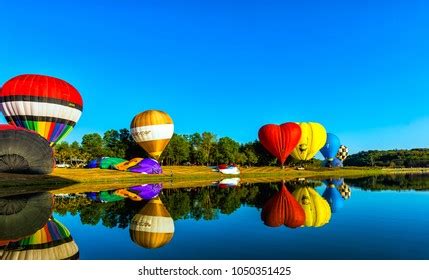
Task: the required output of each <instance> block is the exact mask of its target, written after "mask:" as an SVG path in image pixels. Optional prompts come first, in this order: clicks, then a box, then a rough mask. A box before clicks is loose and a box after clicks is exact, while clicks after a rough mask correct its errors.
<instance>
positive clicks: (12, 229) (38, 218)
mask: <svg viewBox="0 0 429 280" xmlns="http://www.w3.org/2000/svg"><path fill="white" fill-rule="evenodd" d="M52 208H53V196H52V194H50V193H47V192H45V193H36V194H26V195H16V196H8V197H1V198H0V240H3V241H5V240H17V239H20V238H23V237H26V236H29V235H31V234H33V233H34V232H36V231H37V230H39V229H41V228H42V227H43V226H44V225H45V224H46V223H47V222H48V220H49V217H50V216H51V215H52Z"/></svg>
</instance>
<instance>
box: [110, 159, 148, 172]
mask: <svg viewBox="0 0 429 280" xmlns="http://www.w3.org/2000/svg"><path fill="white" fill-rule="evenodd" d="M142 160H143V158H133V159H130V160H129V161H124V162H121V163H119V164H116V165H115V166H113V168H115V169H117V170H121V171H125V170H127V169H129V168H131V167H133V166H136V165H137V164H139V163H140V162H141V161H142Z"/></svg>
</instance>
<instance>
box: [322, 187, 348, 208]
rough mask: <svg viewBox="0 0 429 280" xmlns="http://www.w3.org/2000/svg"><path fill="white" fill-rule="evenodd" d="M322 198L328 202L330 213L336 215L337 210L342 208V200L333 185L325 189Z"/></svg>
mask: <svg viewBox="0 0 429 280" xmlns="http://www.w3.org/2000/svg"><path fill="white" fill-rule="evenodd" d="M322 196H323V198H325V199H326V200H327V201H328V203H329V206H331V211H332V213H336V212H337V211H338V210H339V209H341V208H343V206H344V199H343V197H342V196H341V194H340V192H339V191H338V190H337V188H335V186H334V185H330V186H328V187H326V190H325V191H324V192H323V195H322Z"/></svg>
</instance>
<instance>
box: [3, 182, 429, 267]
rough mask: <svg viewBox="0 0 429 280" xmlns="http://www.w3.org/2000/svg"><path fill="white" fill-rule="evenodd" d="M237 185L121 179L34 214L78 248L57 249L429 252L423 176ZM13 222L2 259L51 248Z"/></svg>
mask: <svg viewBox="0 0 429 280" xmlns="http://www.w3.org/2000/svg"><path fill="white" fill-rule="evenodd" d="M235 184H237V181H234V180H230V182H223V184H220V185H218V184H213V185H212V186H205V187H201V188H181V189H161V187H162V185H149V186H140V187H136V188H133V189H129V186H124V187H126V188H124V189H122V190H120V191H109V192H101V193H80V194H62V195H56V196H54V201H55V202H54V212H53V214H52V216H51V217H50V218H49V217H48V216H46V215H45V216H44V217H37V218H38V219H40V220H41V222H39V223H43V219H45V220H46V219H48V218H49V221H50V222H49V223H50V224H49V223H48V225H50V227H49V228H50V230H47V232H50V231H56V232H57V233H56V234H57V236H56V237H55V236H52V237H51V236H50V235H49V233H46V234H45V235H47V236H48V237H45V239H49V240H50V241H52V242H51V243H52V244H54V245H55V246H59V247H60V246H68V247H70V246H71V245H70V244H72V245H73V246H75V247H76V248H78V252H77V250H76V249H73V248H75V247H73V246H71V247H70V248H71V249H70V248H69V249H68V250H70V253H68V254H66V255H61V256H60V255H59V256H58V258H77V257H79V258H80V259H429V238H428V236H429V214H428V213H429V192H428V191H426V189H429V177H426V176H401V177H398V176H396V177H372V178H364V179H345V180H343V179H336V180H325V181H323V180H312V181H294V182H286V184H285V186H286V187H287V189H286V188H285V189H283V186H282V183H281V182H272V183H260V184H241V185H240V184H239V185H238V186H234V185H235ZM157 195H158V196H157ZM45 196H46V195H45ZM142 197H143V199H142ZM153 197H156V198H153ZM150 198H153V199H150ZM31 199H33V200H35V199H34V198H31ZM31 199H30V198H26V197H23V196H15V197H3V198H1V199H0V208H3V210H0V213H2V219H3V216H8V215H9V216H8V217H9V218H10V217H11V213H12V212H16V213H18V212H19V211H18V210H19V209H21V208H22V209H23V210H22V211H25V210H27V211H28V213H24V214H23V215H24V216H25V215H29V213H31V211H30V210H31V209H30V210H28V209H24V208H23V206H22V204H23V202H22V200H26V201H27V202H26V203H27V204H26V205H27V206H28V205H29V204H30V202H29V201H30V200H31ZM43 199H44V200H46V197H45V198H43ZM43 199H42V198H41V197H39V198H38V200H39V201H38V203H39V204H41V202H40V201H41V200H43ZM292 200H294V202H291V201H292ZM12 204H13V205H14V206H13V207H12V206H11V205H12ZM17 205H18V206H17ZM297 205H298V206H297ZM48 206H49V205H48ZM40 207H42V206H40ZM45 208H46V206H45ZM262 209H264V210H262ZM300 209H301V210H300ZM302 209H306V211H302ZM300 211H301V212H300ZM42 212H43V211H39V214H38V216H43V214H41V213H42ZM261 212H263V214H262V215H261ZM284 213H286V214H284ZM300 213H301V216H300ZM302 213H304V214H305V216H304V219H305V221H304V220H302V217H303V216H302ZM14 215H15V216H16V217H14V218H15V219H16V220H15V221H19V223H20V224H22V226H21V227H20V228H14V230H13V231H14V232H15V233H16V235H19V234H21V235H22V234H27V235H28V232H31V230H32V229H31V227H33V228H34V229H35V230H37V228H40V225H39V226H37V225H35V224H34V223H37V222H35V221H34V220H35V219H33V220H32V223H33V224H31V222H29V221H28V219H26V218H22V217H20V216H18V215H17V214H14ZM285 215H286V217H289V222H285V223H286V224H288V225H289V226H290V225H293V224H294V223H295V224H296V223H300V221H299V220H300V217H301V220H302V221H301V222H303V223H305V226H300V227H297V228H291V227H288V226H285V225H284V223H283V220H284V219H285ZM308 216H312V218H314V219H313V220H311V219H310V220H309V219H308ZM2 222H3V227H5V226H4V225H10V224H7V222H10V221H7V220H6V221H1V220H0V224H1V223H2ZM279 223H281V225H279ZM30 224H31V225H30ZM130 224H133V225H132V226H131V234H130ZM15 225H16V222H15ZM44 228H48V227H47V226H45V227H44ZM26 229H28V230H27V233H23V232H26ZM34 229H33V232H34ZM10 231H11V226H8V228H3V229H0V238H2V239H9V240H10V239H13V237H15V241H9V242H7V241H0V255H3V256H2V258H14V256H15V258H19V257H17V256H19V253H21V254H22V252H25V250H30V249H31V248H33V249H34V248H36V247H37V246H39V247H40V248H43V249H44V250H47V251H49V250H50V251H54V249H53V248H49V247H55V246H54V245H52V244H51V245H46V244H47V243H49V240H48V241H39V243H40V244H36V245H37V246H36V245H34V244H33V243H34V242H36V241H34V240H33V241H29V240H28V239H29V238H27V241H25V242H24V241H22V239H20V238H16V237H17V236H13V235H14V232H10ZM33 235H35V234H33ZM51 235H55V234H54V233H51ZM39 236H40V234H39ZM30 239H31V238H30ZM33 239H37V238H35V237H34V238H33ZM39 239H43V238H42V237H39ZM54 241H55V242H54ZM31 242H33V243H31ZM36 243H37V242H36ZM73 243H74V244H73ZM26 244H27V245H28V244H33V247H31V246H30V247H28V246H27V247H25V245H26ZM35 246H36V247H35ZM29 248H30V249H29ZM48 253H49V254H54V253H53V252H47V254H48ZM28 255H29V254H27V256H28Z"/></svg>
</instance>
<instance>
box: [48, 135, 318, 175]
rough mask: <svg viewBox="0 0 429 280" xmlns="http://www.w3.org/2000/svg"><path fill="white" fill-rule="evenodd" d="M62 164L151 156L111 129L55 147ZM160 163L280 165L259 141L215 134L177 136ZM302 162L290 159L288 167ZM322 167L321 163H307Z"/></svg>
mask: <svg viewBox="0 0 429 280" xmlns="http://www.w3.org/2000/svg"><path fill="white" fill-rule="evenodd" d="M55 157H56V159H57V162H58V163H69V164H72V165H76V164H81V163H82V162H87V161H89V160H91V159H94V158H99V157H119V158H125V159H131V158H135V157H143V158H144V157H148V154H147V153H146V152H145V151H144V150H143V149H142V148H141V147H140V146H139V145H138V144H137V143H136V142H135V141H134V140H133V138H132V136H131V134H130V131H129V130H128V129H126V128H124V129H120V130H119V131H117V130H114V129H111V130H108V131H106V132H105V133H104V134H103V135H100V134H98V133H90V134H85V135H84V136H83V137H82V141H81V143H79V142H77V141H75V142H73V143H68V142H65V141H63V142H61V143H59V144H57V145H56V146H55ZM160 161H161V162H162V163H163V164H164V165H217V164H222V163H226V164H230V163H236V164H239V165H242V166H270V165H277V160H276V158H275V157H274V156H272V155H271V154H269V153H268V152H267V151H266V150H265V148H264V147H263V146H262V145H261V143H260V142H259V141H257V140H255V141H253V142H249V143H245V144H240V143H239V142H237V141H235V140H234V139H232V138H230V137H220V138H218V137H217V136H216V135H215V134H213V133H211V132H203V133H194V134H190V135H182V134H176V133H175V134H174V135H173V137H172V138H171V140H170V143H169V144H168V146H167V147H166V149H165V150H164V152H163V154H162V156H161V158H160ZM297 163H298V161H296V160H293V159H292V158H291V157H289V159H288V161H287V162H286V164H289V165H294V164H297ZM306 164H307V165H308V164H315V165H317V166H320V161H318V160H312V161H309V162H307V163H306Z"/></svg>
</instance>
